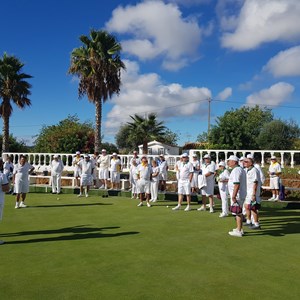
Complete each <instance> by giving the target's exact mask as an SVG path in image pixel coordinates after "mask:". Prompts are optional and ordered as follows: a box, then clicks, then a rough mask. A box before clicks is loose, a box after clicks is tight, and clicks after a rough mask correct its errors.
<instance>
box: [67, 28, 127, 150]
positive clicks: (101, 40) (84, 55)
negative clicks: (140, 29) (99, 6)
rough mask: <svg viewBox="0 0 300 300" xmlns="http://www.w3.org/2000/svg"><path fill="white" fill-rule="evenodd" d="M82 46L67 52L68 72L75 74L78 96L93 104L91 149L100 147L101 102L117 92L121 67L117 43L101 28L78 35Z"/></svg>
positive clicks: (123, 66) (122, 65) (118, 44)
mask: <svg viewBox="0 0 300 300" xmlns="http://www.w3.org/2000/svg"><path fill="white" fill-rule="evenodd" d="M79 39H80V41H81V42H82V44H83V45H82V46H81V47H79V48H75V49H74V50H73V51H72V53H71V66H70V68H69V73H70V74H73V75H76V76H78V78H79V86H78V95H79V98H81V97H83V96H84V95H87V97H88V100H89V101H90V102H92V103H93V104H94V105H95V151H99V150H100V144H101V119H102V101H103V103H104V102H105V101H106V100H107V99H108V97H109V98H111V97H112V95H113V94H119V92H120V86H121V69H125V65H124V63H123V62H122V60H121V58H120V52H121V50H122V48H121V44H120V43H118V42H117V40H116V38H115V37H114V36H112V35H110V34H108V33H107V32H106V31H104V30H100V31H95V30H93V29H92V30H91V32H90V37H88V36H85V35H82V36H80V38H79Z"/></svg>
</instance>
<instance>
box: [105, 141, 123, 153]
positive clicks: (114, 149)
mask: <svg viewBox="0 0 300 300" xmlns="http://www.w3.org/2000/svg"><path fill="white" fill-rule="evenodd" d="M101 148H102V149H105V150H106V151H107V153H114V152H116V153H118V152H119V151H118V148H117V146H116V145H115V144H112V143H102V144H101Z"/></svg>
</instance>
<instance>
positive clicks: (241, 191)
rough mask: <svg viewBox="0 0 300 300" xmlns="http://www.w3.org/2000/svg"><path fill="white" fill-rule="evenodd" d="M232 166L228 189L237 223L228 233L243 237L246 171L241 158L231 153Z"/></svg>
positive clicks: (228, 162)
mask: <svg viewBox="0 0 300 300" xmlns="http://www.w3.org/2000/svg"><path fill="white" fill-rule="evenodd" d="M227 164H228V167H229V168H230V170H231V171H230V176H229V179H228V191H229V195H230V203H231V206H230V209H231V213H232V214H233V215H235V218H236V225H237V227H236V228H234V229H233V230H232V231H229V232H228V234H229V235H231V236H236V237H242V236H243V234H244V232H243V205H244V201H245V198H246V192H247V191H246V173H245V171H244V170H243V168H242V167H240V166H239V158H238V157H237V156H235V155H230V157H229V158H228V160H227Z"/></svg>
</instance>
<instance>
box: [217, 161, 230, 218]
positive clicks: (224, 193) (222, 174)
mask: <svg viewBox="0 0 300 300" xmlns="http://www.w3.org/2000/svg"><path fill="white" fill-rule="evenodd" d="M229 176H230V173H229V171H228V170H227V169H226V165H225V162H224V161H221V162H219V170H218V172H217V182H218V187H219V193H220V198H221V202H222V212H221V213H220V215H219V217H220V218H224V217H227V216H228V179H229Z"/></svg>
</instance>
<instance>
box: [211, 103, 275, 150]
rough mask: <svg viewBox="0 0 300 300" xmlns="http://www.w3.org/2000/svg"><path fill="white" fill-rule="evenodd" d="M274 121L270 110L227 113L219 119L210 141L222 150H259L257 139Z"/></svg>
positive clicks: (232, 111) (239, 110) (253, 109)
mask: <svg viewBox="0 0 300 300" xmlns="http://www.w3.org/2000/svg"><path fill="white" fill-rule="evenodd" d="M272 120H273V114H272V112H271V110H270V109H267V108H265V109H261V108H260V107H259V106H258V105H256V106H255V107H252V108H250V107H242V108H240V109H236V110H231V111H227V112H225V114H224V115H223V116H221V117H218V118H217V121H216V123H217V125H215V126H213V127H212V129H211V131H210V135H209V141H210V143H212V144H213V145H214V146H215V147H214V148H220V149H234V150H238V149H245V150H246V149H249V150H253V149H257V148H259V145H258V143H257V137H258V135H259V133H260V131H261V129H262V128H263V126H264V125H265V124H266V123H269V122H271V121H272Z"/></svg>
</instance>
